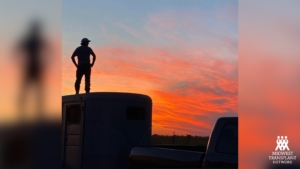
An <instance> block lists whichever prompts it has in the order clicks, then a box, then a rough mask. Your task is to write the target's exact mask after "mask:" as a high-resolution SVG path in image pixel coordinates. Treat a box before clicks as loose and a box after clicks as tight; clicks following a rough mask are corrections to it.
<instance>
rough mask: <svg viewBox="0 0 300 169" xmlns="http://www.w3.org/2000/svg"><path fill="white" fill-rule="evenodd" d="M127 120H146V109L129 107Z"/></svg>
mask: <svg viewBox="0 0 300 169" xmlns="http://www.w3.org/2000/svg"><path fill="white" fill-rule="evenodd" d="M126 118H127V119H128V120H145V108H143V107H127V110H126Z"/></svg>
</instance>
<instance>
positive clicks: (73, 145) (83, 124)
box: [62, 92, 152, 169]
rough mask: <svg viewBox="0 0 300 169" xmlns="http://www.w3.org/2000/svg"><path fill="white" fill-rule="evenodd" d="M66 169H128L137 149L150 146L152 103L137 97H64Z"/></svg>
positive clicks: (86, 95) (130, 94) (138, 95)
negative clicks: (132, 155) (132, 154)
mask: <svg viewBox="0 0 300 169" xmlns="http://www.w3.org/2000/svg"><path fill="white" fill-rule="evenodd" d="M62 110H63V111H62V140H63V141H62V147H63V150H62V158H63V168H65V169H92V168H105V169H119V168H120V169H121V168H122V169H126V168H128V167H129V154H130V151H131V149H132V148H133V147H136V146H150V144H151V119H152V117H151V116H152V100H151V98H150V97H148V96H146V95H141V94H133V93H112V92H98V93H89V94H79V95H68V96H63V97H62Z"/></svg>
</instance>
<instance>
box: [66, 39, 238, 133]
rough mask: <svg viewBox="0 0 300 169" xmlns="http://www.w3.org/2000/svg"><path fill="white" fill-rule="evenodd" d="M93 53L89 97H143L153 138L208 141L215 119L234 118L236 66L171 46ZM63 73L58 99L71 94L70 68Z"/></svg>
mask: <svg viewBox="0 0 300 169" xmlns="http://www.w3.org/2000/svg"><path fill="white" fill-rule="evenodd" d="M94 51H95V53H96V54H97V60H96V64H95V66H94V67H93V69H92V87H91V88H92V91H116V92H135V93H143V94H147V95H149V96H150V97H151V98H152V99H153V132H154V133H157V134H164V133H168V134H171V133H173V132H172V131H176V133H177V134H184V135H185V134H194V135H209V134H210V132H211V128H212V126H213V124H214V122H215V120H216V119H217V118H218V117H220V116H232V115H235V116H236V115H237V62H236V61H235V62H234V61H230V60H229V61H225V60H222V59H220V58H215V57H212V56H208V55H205V53H203V52H201V51H200V50H198V49H196V48H194V49H189V50H185V49H182V48H177V47H176V46H174V47H169V48H161V47H154V46H152V47H151V46H142V45H130V44H126V45H123V46H116V47H110V46H109V47H100V48H95V49H94ZM63 69H64V70H63V79H64V80H63V93H64V94H69V93H74V91H73V86H74V80H75V67H74V66H73V65H72V63H71V61H70V62H69V63H66V64H65V66H64V68H63ZM83 84H84V82H82V85H83Z"/></svg>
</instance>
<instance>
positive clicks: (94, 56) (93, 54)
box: [91, 49, 96, 67]
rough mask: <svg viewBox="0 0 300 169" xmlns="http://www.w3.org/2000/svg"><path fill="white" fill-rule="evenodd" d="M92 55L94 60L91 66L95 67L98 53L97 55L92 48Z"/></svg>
mask: <svg viewBox="0 0 300 169" xmlns="http://www.w3.org/2000/svg"><path fill="white" fill-rule="evenodd" d="M91 55H92V56H93V62H92V64H91V67H93V66H94V63H95V61H96V55H95V53H94V52H93V50H92V49H91Z"/></svg>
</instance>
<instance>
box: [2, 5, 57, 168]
mask: <svg viewBox="0 0 300 169" xmlns="http://www.w3.org/2000/svg"><path fill="white" fill-rule="evenodd" d="M56 4H57V5H56ZM60 4H61V2H60V1H55V0H54V1H49V2H47V3H45V2H39V1H33V0H26V1H20V2H19V1H18V2H13V1H11V3H10V1H7V2H5V5H4V6H3V7H5V8H6V10H1V15H0V16H2V18H1V19H3V21H4V22H3V23H5V24H1V28H0V34H1V37H2V40H3V41H1V42H0V43H1V45H0V74H1V76H0V85H1V87H0V93H1V95H0V100H1V101H0V104H1V105H0V169H48V168H49V169H53V168H55V169H59V168H61V25H60V20H61V14H60V13H59V12H53V11H59V10H60V9H61V7H60ZM0 6H1V5H0ZM16 6H18V9H17V10H16V9H15V7H16ZM10 7H14V9H13V10H12V9H10ZM16 11H17V12H16ZM32 14H33V15H32Z"/></svg>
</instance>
